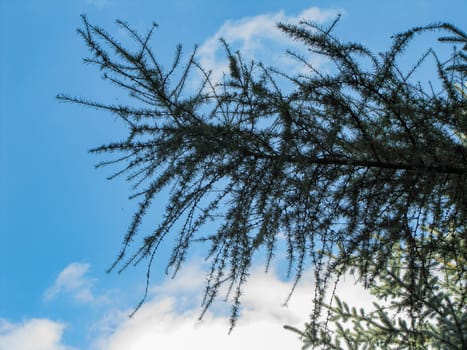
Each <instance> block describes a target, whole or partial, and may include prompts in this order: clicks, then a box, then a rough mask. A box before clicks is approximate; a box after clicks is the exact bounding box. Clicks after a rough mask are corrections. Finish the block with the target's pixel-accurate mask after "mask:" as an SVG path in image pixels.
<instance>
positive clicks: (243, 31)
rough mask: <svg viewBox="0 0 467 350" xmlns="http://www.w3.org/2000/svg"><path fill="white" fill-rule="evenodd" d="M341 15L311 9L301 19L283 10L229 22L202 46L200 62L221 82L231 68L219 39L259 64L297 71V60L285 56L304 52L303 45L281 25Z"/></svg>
mask: <svg viewBox="0 0 467 350" xmlns="http://www.w3.org/2000/svg"><path fill="white" fill-rule="evenodd" d="M337 14H338V11H337V10H322V9H319V8H318V7H311V8H308V9H306V10H304V11H302V12H301V13H300V14H298V15H297V16H287V15H286V14H285V13H284V11H279V12H277V13H269V14H262V15H258V16H254V17H246V18H243V19H240V20H228V21H226V22H225V23H224V24H223V25H222V26H221V28H220V29H219V30H218V31H217V32H216V33H215V34H214V35H213V36H211V37H210V38H208V39H207V40H206V41H205V42H204V43H203V44H202V45H201V46H200V47H199V50H198V55H199V56H198V57H199V61H200V63H201V66H203V67H204V68H205V69H207V70H212V74H213V79H214V80H218V79H219V78H220V77H221V76H222V73H223V72H226V69H227V67H228V65H227V61H226V60H225V52H224V51H223V48H222V46H221V44H220V43H219V39H220V38H223V39H225V40H226V41H227V43H228V44H229V45H232V48H234V50H237V49H238V50H239V51H240V52H241V54H242V55H243V57H245V58H247V59H252V58H255V60H256V61H257V60H261V61H263V62H264V61H265V62H264V63H266V64H271V65H273V66H276V67H279V68H289V69H290V68H293V69H296V68H297V63H296V61H295V60H293V59H291V58H290V57H287V56H285V50H286V48H289V49H293V50H297V51H301V48H302V45H301V44H298V43H296V42H293V41H292V40H291V39H290V38H289V37H287V36H286V35H285V34H284V33H283V32H282V31H281V30H279V29H278V28H277V23H278V22H282V23H290V24H296V23H298V22H299V21H301V20H309V21H313V22H317V23H324V22H326V21H328V20H330V19H332V18H335V17H336V16H337ZM314 63H315V64H319V63H320V60H318V57H314Z"/></svg>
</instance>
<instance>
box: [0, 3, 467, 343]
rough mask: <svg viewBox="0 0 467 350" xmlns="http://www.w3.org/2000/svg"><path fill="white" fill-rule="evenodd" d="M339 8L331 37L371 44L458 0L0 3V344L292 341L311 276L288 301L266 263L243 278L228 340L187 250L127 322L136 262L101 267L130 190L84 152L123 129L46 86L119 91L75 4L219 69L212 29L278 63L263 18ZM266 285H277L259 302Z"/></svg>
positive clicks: (120, 229) (460, 19)
mask: <svg viewBox="0 0 467 350" xmlns="http://www.w3.org/2000/svg"><path fill="white" fill-rule="evenodd" d="M339 12H340V13H343V18H342V20H341V22H340V24H339V26H338V29H337V33H338V34H339V35H340V37H342V38H345V39H348V40H355V41H360V42H363V43H364V44H365V45H367V46H368V47H370V48H371V49H373V50H375V51H379V50H383V49H385V48H386V47H387V45H388V43H389V42H390V36H391V35H392V34H394V33H397V32H400V31H403V30H405V29H408V28H410V27H411V26H415V25H424V24H428V23H431V22H434V21H448V22H451V23H453V24H456V25H458V26H460V27H461V28H462V25H463V24H464V23H465V22H464V21H465V13H467V2H465V1H463V0H452V1H449V0H446V1H428V0H413V1H402V0H395V1H374V0H373V1H366V0H365V1H364V0H359V1H343V0H342V1H337V0H336V1H282V0H278V1H270V0H269V1H263V0H260V1H248V2H247V1H242V0H236V1H230V0H229V1H223V0H201V1H188V0H171V1H158V0H133V1H124V0H68V1H63V0H43V1H32V0H30V1H10V0H0V26H1V28H0V38H1V50H0V60H1V61H0V117H1V124H0V164H1V165H0V191H1V192H0V350H11V349H17V350H41V349H47V350H64V349H80V350H81V349H82V350H117V349H138V350H145V349H150V348H151V349H153V348H154V347H151V346H154V344H155V346H156V348H162V349H176V350H177V349H182V348H185V347H186V344H191V346H192V348H194V349H197V348H201V347H203V349H207V350H210V349H211V348H212V349H214V348H216V349H217V348H218V345H219V342H222V344H223V346H222V348H224V349H230V346H231V347H232V349H233V348H237V349H238V347H239V346H248V347H249V348H254V346H253V345H254V344H256V341H257V344H258V345H257V346H258V347H259V348H264V349H279V348H283V347H285V346H289V347H293V346H297V348H299V345H300V344H299V342H297V340H296V339H295V336H294V335H293V334H288V333H287V332H286V331H284V330H282V328H281V325H283V324H286V323H289V324H291V323H292V324H295V325H297V326H299V325H301V324H302V323H303V322H304V321H305V320H306V317H307V310H309V299H310V295H311V293H312V286H311V285H310V283H311V282H309V281H304V283H303V284H302V285H301V287H300V288H299V289H298V290H297V293H296V296H295V298H294V299H293V300H292V303H291V305H290V306H289V308H287V309H285V308H281V307H280V304H281V302H282V301H283V299H284V298H285V297H286V296H287V292H288V285H287V284H286V283H285V282H282V281H280V280H279V279H278V278H277V276H276V275H275V274H274V273H271V274H269V275H268V276H264V275H263V274H261V273H258V274H256V275H254V276H253V277H252V278H251V282H250V284H251V287H249V288H247V290H246V296H245V305H246V306H245V310H246V311H245V313H244V317H243V319H242V320H241V322H240V324H239V327H238V330H235V331H234V333H233V335H230V336H227V335H226V333H227V330H228V324H227V322H226V319H225V312H224V311H223V308H222V306H219V308H218V309H215V310H213V311H212V312H211V313H209V314H208V315H207V317H206V319H205V320H204V321H203V322H202V324H198V323H196V319H197V316H198V314H199V309H198V305H199V304H198V303H197V302H196V301H198V299H197V298H198V297H199V292H200V291H201V290H202V287H203V286H202V281H203V280H204V276H203V274H202V264H201V263H200V261H199V260H198V259H196V258H193V260H192V261H190V262H189V263H188V264H187V265H188V268H187V270H186V271H183V272H182V274H181V275H180V276H179V277H178V278H177V279H176V280H166V279H165V275H164V274H163V271H164V269H163V267H161V268H159V269H157V268H155V269H154V274H153V278H152V289H151V296H153V298H152V299H150V301H149V302H148V303H147V304H146V305H145V306H144V307H143V308H142V309H141V310H140V312H139V313H138V314H137V315H136V317H135V318H134V319H132V320H128V318H127V315H128V313H129V311H131V308H132V307H134V306H135V305H136V304H137V302H138V301H139V298H140V297H141V296H142V293H143V290H144V273H145V271H144V268H143V266H142V267H141V268H135V269H129V270H128V271H126V272H125V273H123V274H120V275H118V274H115V273H113V274H106V273H105V270H106V269H107V268H108V267H109V265H110V263H111V262H112V261H113V259H114V257H115V256H116V254H117V253H118V251H119V247H120V242H121V240H122V237H123V234H124V232H125V229H126V227H127V225H128V223H129V221H130V219H131V216H132V213H133V209H134V206H135V203H133V202H129V201H128V200H127V197H128V195H129V194H130V192H129V187H128V186H127V184H126V183H125V182H124V181H121V180H116V181H113V182H108V181H106V179H105V177H106V175H109V172H108V171H106V170H95V169H94V165H95V164H96V163H97V162H98V161H99V160H101V159H99V158H98V157H95V156H92V155H89V154H88V153H87V150H88V149H90V148H92V147H94V146H97V145H100V144H102V143H105V142H106V141H111V140H115V139H116V138H119V137H120V136H121V135H123V129H122V126H121V125H120V124H119V123H118V121H117V120H116V119H115V118H114V117H113V116H110V115H106V114H105V113H101V112H96V111H94V110H90V109H85V108H82V107H79V106H75V105H70V104H63V103H59V102H57V100H56V99H55V96H56V94H58V93H69V94H71V95H76V96H84V97H90V98H95V99H98V100H104V101H108V102H112V101H115V100H116V99H118V98H122V99H123V98H125V97H124V96H123V95H122V94H121V93H120V92H117V91H115V89H114V88H112V87H111V86H109V85H106V84H105V83H104V82H102V80H101V79H100V78H99V72H98V71H96V70H95V69H94V68H93V67H89V66H86V65H84V64H82V61H81V58H83V57H85V56H86V55H87V52H86V47H85V45H84V44H83V42H82V41H81V40H80V38H79V37H78V35H77V34H76V31H75V30H76V28H78V27H79V26H80V24H81V22H80V16H79V15H80V14H83V13H84V14H87V16H88V18H89V20H90V21H91V22H92V23H94V24H97V25H99V26H102V27H104V28H106V29H107V30H108V31H110V32H112V33H113V34H115V35H116V36H118V35H122V33H121V32H119V29H118V28H117V26H116V25H115V24H114V21H115V19H123V20H125V21H127V22H129V23H130V24H131V25H132V26H134V27H135V28H137V29H138V30H140V31H144V30H146V29H148V28H150V25H151V23H152V22H153V21H155V22H157V23H158V24H159V25H160V29H158V31H157V32H156V35H155V42H156V43H157V54H158V55H159V57H160V58H161V59H162V60H169V59H170V57H171V55H172V53H173V49H174V47H175V45H176V44H178V43H182V44H184V46H185V47H186V49H187V51H188V50H189V49H191V48H192V47H193V46H194V44H199V45H200V46H201V48H202V50H201V54H202V55H203V56H202V58H203V59H204V62H205V63H206V64H207V65H216V66H222V62H221V61H219V56H218V52H217V51H215V48H214V45H215V44H216V43H217V38H218V37H219V36H223V37H225V38H226V39H227V40H228V41H231V42H235V43H236V44H237V45H238V47H240V48H242V49H243V50H246V51H247V52H249V53H250V54H252V55H255V56H260V57H266V58H271V57H272V60H273V62H272V63H277V64H287V62H285V63H284V61H282V56H281V55H280V54H281V53H282V52H283V50H284V49H285V47H286V44H285V43H284V40H283V37H281V36H280V35H279V34H276V33H275V32H273V30H272V29H271V28H273V27H272V23H274V22H275V21H277V20H281V21H291V22H293V21H297V20H299V19H302V17H303V16H305V15H306V16H309V17H313V18H311V19H314V20H317V21H325V20H329V19H331V18H333V16H334V15H335V14H336V13H339ZM417 45H419V46H420V47H426V46H425V43H424V42H423V41H421V42H420V41H418V42H417V43H416V46H415V47H419V46H417ZM420 53H421V52H420ZM150 220H151V218H149V221H150ZM162 253H163V254H162V256H161V257H162V258H163V257H164V252H162ZM259 269H260V268H259ZM260 270H261V269H260ZM271 288H272V289H271ZM342 288H344V289H345V288H350V287H349V286H348V285H347V286H344V287H342ZM263 289H265V290H268V291H270V290H274V291H277V293H267V294H268V295H270V298H264V290H263ZM346 293H347V295H348V293H350V292H349V291H348V290H347V292H346ZM352 293H354V292H352ZM356 295H357V294H356ZM360 299H361V298H360ZM253 338H255V339H256V340H255V341H253V340H252V339H253ZM184 344H185V345H184ZM216 345H217V347H216ZM228 346H229V347H228Z"/></svg>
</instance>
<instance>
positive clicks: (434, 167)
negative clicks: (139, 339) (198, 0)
mask: <svg viewBox="0 0 467 350" xmlns="http://www.w3.org/2000/svg"><path fill="white" fill-rule="evenodd" d="M118 23H119V25H120V26H122V28H123V29H124V30H126V31H128V32H129V34H131V35H130V36H131V37H133V38H134V39H135V42H136V44H137V45H138V46H139V49H138V50H137V51H136V52H132V51H130V50H128V49H126V48H125V47H124V46H123V45H121V44H120V43H119V42H118V41H117V40H116V39H115V38H113V37H112V36H111V35H109V34H108V33H107V32H105V31H104V30H103V29H101V28H99V27H97V26H94V25H92V24H90V23H89V21H88V20H87V19H86V17H83V27H82V28H81V29H79V31H78V32H79V34H80V35H81V37H82V38H83V40H84V41H85V43H86V44H87V46H88V48H89V51H90V53H91V57H90V58H88V59H86V62H88V63H91V64H94V65H96V66H97V67H98V68H99V69H100V70H102V72H103V73H104V77H105V78H106V79H108V80H110V81H111V82H112V83H113V84H115V85H117V87H119V88H122V89H124V90H126V91H128V92H129V94H130V96H132V97H133V98H134V101H135V102H134V103H133V104H132V105H121V106H115V105H109V104H105V103H100V102H92V101H88V100H86V99H82V98H75V97H69V96H64V95H60V96H59V97H58V98H59V99H61V100H64V101H68V102H72V103H79V104H83V105H87V106H90V107H93V108H98V109H102V110H107V111H109V112H111V113H113V114H115V115H117V116H119V117H120V118H122V119H123V120H124V121H125V122H126V123H127V125H128V137H127V139H126V140H124V141H121V142H115V143H110V144H105V145H102V146H100V147H97V148H95V149H93V150H92V151H91V152H93V153H98V154H110V153H115V154H117V157H116V159H115V160H114V159H110V160H106V161H104V162H103V163H101V165H110V166H117V165H118V164H121V165H122V168H121V169H119V170H117V172H116V176H126V178H127V180H128V181H129V182H130V183H132V185H133V188H134V190H135V195H134V197H138V198H140V202H139V207H138V210H137V211H136V213H135V214H134V217H133V220H132V222H131V224H130V226H129V228H128V231H127V233H126V236H125V238H124V241H123V246H122V250H121V252H120V254H119V255H118V257H117V259H116V261H115V263H114V264H113V265H112V267H111V270H113V269H118V270H124V269H125V268H127V267H128V266H129V265H131V264H138V263H139V262H141V261H143V260H145V259H147V261H148V262H149V267H148V271H149V268H150V265H151V263H152V261H153V260H152V259H153V256H154V254H155V253H156V251H157V249H158V247H159V245H160V243H161V242H162V241H164V240H165V239H167V238H168V237H169V236H170V237H171V239H170V240H171V241H174V242H175V244H174V246H173V251H172V256H171V259H170V261H169V263H168V266H167V270H168V271H170V272H171V273H174V274H175V273H176V272H177V271H178V269H179V268H180V267H181V266H182V263H183V261H184V260H185V258H186V256H187V252H188V250H189V248H190V246H191V245H192V243H193V242H195V241H203V242H205V244H207V245H208V247H209V253H208V255H207V259H208V260H209V261H210V262H211V270H210V272H209V274H208V279H207V285H206V294H205V302H204V307H205V309H204V310H206V309H207V308H208V307H209V305H211V303H212V301H213V300H214V299H215V298H216V296H217V295H218V293H219V291H220V288H221V287H222V286H224V285H225V286H227V289H228V290H229V291H231V292H232V298H233V310H232V326H233V325H234V324H235V320H236V319H237V318H238V316H239V306H240V296H241V294H242V286H243V284H244V282H245V281H246V280H247V277H248V271H249V268H250V265H251V263H252V257H253V255H254V254H255V252H263V253H264V252H266V259H267V264H269V262H270V261H271V259H272V258H273V256H274V252H275V251H276V248H277V246H278V245H279V244H281V245H283V244H285V246H286V249H287V257H288V264H289V272H290V275H291V276H292V277H293V278H295V280H296V281H298V280H299V279H300V277H301V276H302V272H303V270H304V269H305V267H306V266H308V265H310V264H311V265H312V266H313V267H314V268H315V271H316V282H317V289H316V295H315V299H316V310H315V313H316V315H317V316H318V315H319V302H320V298H322V296H323V293H324V291H325V290H326V284H327V281H328V279H329V277H330V276H332V274H334V273H338V272H339V271H340V270H341V266H342V264H345V263H346V258H348V257H351V256H353V254H354V253H355V252H359V254H361V255H362V256H366V257H368V258H369V259H376V261H377V263H378V264H379V265H378V266H379V267H380V268H384V266H385V262H386V260H387V254H389V253H388V252H389V251H390V249H389V248H388V245H389V246H390V245H391V244H394V243H396V242H398V244H403V245H409V246H410V245H411V244H412V243H413V242H415V238H416V237H418V238H417V239H420V237H421V236H422V233H421V231H420V229H419V228H420V227H421V225H424V226H427V227H431V226H433V227H437V228H438V229H439V231H440V232H449V230H448V229H447V228H448V225H449V227H450V228H452V225H454V226H455V227H456V229H457V231H458V232H465V231H464V229H465V226H464V225H465V220H466V210H465V208H466V192H467V189H466V177H467V150H466V146H465V143H462V142H461V141H459V140H460V139H459V138H458V137H457V136H456V135H458V134H459V133H460V134H461V135H466V134H467V119H466V118H467V116H466V113H465V111H466V102H465V99H462V98H461V96H460V94H459V92H458V91H456V90H455V89H454V88H452V86H453V85H452V83H455V82H456V81H462V79H463V78H464V74H465V64H464V63H465V57H466V56H465V52H466V51H465V47H464V50H461V52H460V56H457V57H458V58H459V59H458V60H457V61H456V62H454V63H453V62H451V63H452V64H451V65H450V66H449V67H450V68H451V70H448V69H447V68H449V67H448V66H447V65H446V64H441V63H439V62H438V61H437V56H436V54H435V52H434V51H432V50H429V51H428V53H427V54H426V55H424V56H423V60H425V61H429V60H430V59H432V58H433V59H432V62H433V67H434V69H433V71H436V70H437V71H438V72H439V74H438V77H439V79H441V82H442V84H443V88H442V89H441V92H439V93H434V92H432V91H431V90H428V89H425V88H424V87H423V86H425V85H426V86H428V84H425V85H423V84H419V83H418V82H414V81H411V79H410V76H411V74H412V72H413V70H414V69H416V68H417V67H418V64H420V62H418V63H417V65H416V67H415V68H413V69H410V70H408V72H407V73H406V74H404V73H403V68H401V67H399V66H398V63H397V62H398V59H399V56H400V55H401V54H402V51H403V50H404V49H405V48H406V46H407V45H409V43H410V40H411V39H412V38H413V36H414V35H416V34H417V33H423V32H425V31H433V30H439V31H442V32H444V33H445V34H446V35H447V37H446V38H447V39H446V38H444V40H445V41H447V40H448V39H449V37H450V36H453V37H455V39H456V40H463V42H466V38H467V36H466V35H465V33H463V32H462V31H460V30H459V29H457V28H455V27H452V26H450V25H446V24H437V25H432V26H430V27H425V28H416V29H414V30H411V31H408V32H406V33H403V34H400V35H397V36H395V37H394V41H393V45H392V46H391V47H390V48H389V49H388V51H387V52H385V53H384V54H382V55H374V54H373V53H371V51H370V50H368V49H367V48H365V47H363V46H362V45H360V44H355V43H342V42H341V41H339V40H338V39H337V38H335V37H334V36H333V31H334V30H335V28H334V27H335V24H336V23H333V24H332V25H331V27H328V28H321V27H319V26H317V25H315V24H313V23H302V24H300V25H286V24H279V28H281V29H282V30H283V31H284V32H285V34H286V35H289V36H290V37H291V38H292V39H295V40H298V41H300V42H302V43H303V45H305V46H306V47H307V48H308V49H309V50H310V51H311V52H314V53H317V54H320V55H323V56H325V57H327V58H328V59H329V61H330V62H333V63H334V64H335V67H334V69H329V71H330V72H329V73H325V72H319V71H318V70H317V68H316V67H313V66H312V65H311V64H310V63H309V62H307V60H306V59H305V58H303V57H301V56H299V55H295V57H296V58H297V59H298V63H300V64H303V66H304V70H308V72H309V74H301V75H298V76H289V75H285V74H283V73H280V72H278V71H277V70H274V69H270V68H265V67H264V66H263V65H262V64H260V63H256V62H251V63H246V62H245V60H244V59H243V58H242V56H241V54H240V53H233V52H231V50H230V49H229V46H228V45H227V43H225V42H224V45H225V48H226V56H227V58H228V61H229V67H230V71H229V72H226V73H225V75H224V78H223V79H222V81H221V82H214V81H212V79H211V78H210V73H209V71H208V70H207V69H209V68H210V67H200V65H199V64H198V63H197V61H196V50H194V51H193V52H192V54H191V55H190V56H188V58H187V59H184V58H183V56H182V49H181V47H178V48H177V50H176V53H175V58H174V60H173V63H172V65H167V66H168V69H165V68H163V65H162V64H161V63H160V62H159V61H158V59H157V58H156V55H155V53H154V50H153V49H151V48H150V44H151V36H152V34H153V30H152V29H151V30H150V31H149V33H148V34H147V35H145V36H142V35H140V34H138V33H137V32H136V31H134V30H133V29H131V27H129V26H128V25H127V24H126V23H123V22H118ZM462 59H464V60H462ZM362 62H365V63H362ZM462 64H464V66H462ZM284 77H286V78H287V79H288V80H289V83H288V84H287V86H290V85H292V87H291V88H289V89H288V90H287V91H285V89H282V88H281V86H282V85H281V83H280V81H281V79H283V78H284ZM194 78H196V81H198V83H199V86H198V87H197V88H193V87H192V85H193V84H192V81H195V79H194ZM434 78H435V79H437V77H436V76H435V77H434ZM290 83H292V84H290ZM164 189H170V191H171V192H170V193H171V195H170V198H169V199H168V201H167V203H165V204H166V205H165V209H162V210H163V213H164V214H163V218H162V220H161V221H160V222H159V224H158V226H157V227H155V228H154V229H153V231H152V232H149V233H146V234H145V235H144V234H143V233H142V232H140V227H141V223H142V221H143V219H144V216H145V214H146V213H147V212H148V210H149V208H151V206H152V205H153V202H154V200H155V199H156V198H157V196H158V194H160V193H161V191H162V190H164ZM158 208H160V204H158ZM208 223H209V225H206V224H208ZM444 228H446V230H444ZM375 233H376V234H377V235H378V237H379V238H378V239H377V240H376V239H374V237H375V235H374V234H375ZM141 235H143V236H141ZM337 244H339V246H340V247H341V250H340V251H343V252H344V253H342V254H341V256H339V257H336V258H335V259H331V258H329V256H332V254H331V253H333V252H336V245H337ZM383 246H384V247H385V248H384V249H382V247H383ZM414 249H415V248H414ZM414 259H423V257H420V256H417V255H414ZM373 261H375V260H373ZM415 265H417V266H423V263H422V264H414V266H415ZM363 270H364V269H363ZM363 273H365V271H363ZM373 273H375V270H374V269H372V270H371V271H368V274H369V276H368V277H371V276H370V275H372V274H373ZM148 281H149V273H148ZM317 316H316V317H317Z"/></svg>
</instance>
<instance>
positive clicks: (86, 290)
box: [44, 263, 101, 303]
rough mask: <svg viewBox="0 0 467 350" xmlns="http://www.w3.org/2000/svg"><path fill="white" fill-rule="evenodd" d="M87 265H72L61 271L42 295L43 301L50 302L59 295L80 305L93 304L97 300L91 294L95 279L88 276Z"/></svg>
mask: <svg viewBox="0 0 467 350" xmlns="http://www.w3.org/2000/svg"><path fill="white" fill-rule="evenodd" d="M89 268H90V265H89V264H86V263H72V264H70V265H68V266H67V267H66V268H65V269H63V270H62V271H61V272H60V273H59V275H58V277H57V278H56V280H55V282H54V284H53V285H52V286H51V287H50V288H48V289H47V290H46V291H45V293H44V298H45V300H52V299H54V298H56V297H57V296H58V295H60V294H66V295H69V296H71V297H72V298H73V299H74V300H75V301H78V302H81V303H93V302H96V301H97V300H98V299H101V298H96V297H95V296H94V294H93V293H92V287H93V284H94V282H95V279H93V278H91V277H89V276H88V270H89Z"/></svg>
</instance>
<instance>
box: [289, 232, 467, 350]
mask: <svg viewBox="0 0 467 350" xmlns="http://www.w3.org/2000/svg"><path fill="white" fill-rule="evenodd" d="M466 244H467V240H466V238H465V236H464V237H462V235H461V233H460V232H456V231H454V230H451V231H450V232H449V233H448V234H447V235H446V234H442V233H441V232H439V231H438V230H436V229H433V228H431V229H427V236H426V237H424V238H423V239H420V240H419V241H418V242H417V250H418V252H419V253H420V254H426V255H425V256H426V259H425V261H424V263H425V264H426V266H424V268H418V269H417V270H415V275H414V274H413V272H414V271H411V270H410V269H409V268H408V266H410V254H411V253H410V252H409V250H408V249H407V246H403V245H401V244H400V243H396V244H395V245H394V246H393V247H392V253H391V256H390V257H389V258H388V262H387V268H386V269H383V270H379V271H377V273H378V277H377V279H376V280H375V281H374V283H373V284H372V285H371V286H370V292H371V294H372V295H374V296H375V297H376V298H377V299H378V302H375V303H374V307H373V310H370V311H369V310H364V309H363V308H362V309H360V310H357V309H356V308H355V307H349V305H348V304H347V303H346V302H345V301H342V300H341V299H340V298H339V297H338V296H337V295H334V296H333V299H334V300H335V302H334V305H327V304H323V306H324V307H325V308H326V309H327V310H328V312H327V316H326V320H327V322H322V323H321V324H320V325H319V327H318V328H317V327H314V328H312V327H310V328H308V329H305V331H300V330H298V329H297V328H294V327H290V326H285V328H287V329H290V330H292V331H294V332H296V333H298V334H299V335H300V337H301V338H302V341H303V349H307V348H310V347H313V348H323V349H356V350H357V349H368V350H369V349H465V348H466V347H467V313H466V310H465V303H466V299H467V286H466V281H467V271H466V258H467V247H466ZM434 246H435V247H436V249H435V250H433V247H434ZM361 263H362V262H361V260H360V257H359V256H358V253H357V254H356V255H355V256H354V257H353V258H352V259H350V264H349V265H348V266H346V270H355V271H354V273H356V274H357V275H358V276H359V277H360V278H361V277H362V276H361V274H360V273H361V271H360V269H361V266H362V265H361ZM366 263H367V264H369V265H370V267H369V269H371V270H372V269H375V268H377V266H376V265H375V264H373V263H372V262H371V261H369V262H366Z"/></svg>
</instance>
